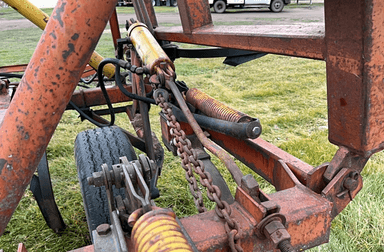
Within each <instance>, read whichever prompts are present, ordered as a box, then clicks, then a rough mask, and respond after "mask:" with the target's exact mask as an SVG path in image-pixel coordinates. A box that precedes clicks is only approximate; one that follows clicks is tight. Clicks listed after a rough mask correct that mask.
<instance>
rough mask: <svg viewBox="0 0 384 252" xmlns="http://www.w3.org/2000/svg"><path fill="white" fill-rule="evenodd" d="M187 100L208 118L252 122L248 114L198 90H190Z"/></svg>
mask: <svg viewBox="0 0 384 252" xmlns="http://www.w3.org/2000/svg"><path fill="white" fill-rule="evenodd" d="M186 98H187V101H188V102H189V103H191V104H192V105H193V106H194V107H195V108H197V109H199V110H201V111H202V112H203V113H204V114H206V115H207V116H210V117H213V118H217V119H221V120H225V121H229V122H248V121H250V120H252V119H251V117H250V116H248V115H247V114H244V113H242V112H240V111H237V110H234V109H233V108H230V107H228V106H227V105H225V104H223V103H221V102H219V101H217V100H215V99H214V98H212V97H210V96H209V95H207V94H205V93H203V92H202V91H200V90H198V89H196V88H191V89H189V90H188V92H187V95H186Z"/></svg>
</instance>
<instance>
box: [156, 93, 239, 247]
mask: <svg viewBox="0 0 384 252" xmlns="http://www.w3.org/2000/svg"><path fill="white" fill-rule="evenodd" d="M155 101H156V103H157V104H158V105H159V106H160V107H161V109H162V112H163V113H164V115H165V118H166V119H167V124H168V126H169V127H170V128H171V129H170V134H171V136H172V137H173V139H172V143H173V145H174V146H175V147H177V154H178V156H179V157H180V158H181V159H182V161H181V166H182V167H183V169H184V170H185V177H186V179H187V181H188V183H189V189H190V191H191V193H192V196H193V197H194V201H195V205H196V208H197V210H198V211H199V213H201V212H205V211H207V209H206V208H205V207H204V202H203V198H202V193H201V191H200V189H199V188H198V186H197V181H196V178H195V176H194V174H193V172H192V169H193V171H194V172H195V173H197V174H198V175H199V180H200V184H201V185H203V186H204V187H205V188H206V189H207V196H208V199H209V200H210V201H212V202H215V203H216V207H215V212H216V214H217V216H218V217H220V218H221V219H223V220H224V221H225V231H226V233H227V234H228V241H229V247H230V248H231V251H232V252H236V251H238V252H240V251H243V249H242V248H241V242H240V236H241V235H240V231H241V230H240V229H239V226H238V224H237V222H236V221H235V220H234V219H233V218H231V217H230V216H231V213H232V211H231V208H230V206H229V204H228V203H227V202H226V201H223V200H221V190H220V188H219V187H218V186H216V185H213V184H212V181H213V180H212V176H211V174H210V173H209V172H207V171H205V167H204V163H203V162H202V161H201V160H198V158H197V153H196V150H195V149H193V148H192V143H191V141H190V140H189V139H188V138H187V137H186V134H185V132H184V130H182V129H181V127H180V124H179V122H177V120H176V117H175V116H174V115H173V112H172V108H170V106H169V105H168V103H167V102H166V100H165V99H164V97H162V95H161V94H159V95H158V97H155Z"/></svg>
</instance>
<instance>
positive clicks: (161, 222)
mask: <svg viewBox="0 0 384 252" xmlns="http://www.w3.org/2000/svg"><path fill="white" fill-rule="evenodd" d="M132 239H133V242H134V244H135V251H137V252H158V251H172V252H178V251H180V252H181V251H192V248H191V246H190V245H189V244H188V241H187V239H186V238H185V237H184V235H183V233H182V231H181V228H180V226H179V224H178V223H177V222H176V216H175V214H174V213H173V212H172V211H171V210H169V209H156V210H154V211H151V212H148V213H146V214H144V215H143V216H141V217H140V218H139V219H138V220H137V222H136V223H135V224H134V226H133V229H132Z"/></svg>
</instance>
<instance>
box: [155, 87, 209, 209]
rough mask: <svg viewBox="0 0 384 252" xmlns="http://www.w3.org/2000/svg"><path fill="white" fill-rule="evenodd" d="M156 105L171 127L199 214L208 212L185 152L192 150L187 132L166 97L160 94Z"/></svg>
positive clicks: (156, 99)
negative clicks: (182, 127)
mask: <svg viewBox="0 0 384 252" xmlns="http://www.w3.org/2000/svg"><path fill="white" fill-rule="evenodd" d="M155 101H156V103H157V104H158V105H159V106H160V108H161V109H162V112H163V113H164V115H165V117H166V119H167V124H168V125H169V127H170V128H171V129H170V132H171V135H172V136H173V139H174V145H175V146H176V147H177V149H178V155H179V157H181V158H182V162H181V166H182V167H183V169H184V170H185V178H186V179H187V181H188V184H189V190H190V191H191V194H192V196H193V200H194V201H195V205H196V208H197V210H198V211H199V213H202V212H206V211H207V209H206V208H205V206H204V202H203V195H202V193H201V191H200V189H199V187H198V186H197V181H196V178H195V175H194V174H193V172H192V167H191V164H190V162H189V160H188V155H187V153H186V152H185V151H184V150H183V149H184V147H183V146H186V147H185V149H186V150H187V149H188V146H189V147H190V148H191V147H192V144H191V142H190V141H189V139H187V137H186V135H185V132H184V131H183V130H182V129H181V127H180V123H179V122H177V120H176V117H175V116H174V115H173V113H172V109H171V108H170V107H169V105H168V103H167V102H166V101H165V99H164V97H163V96H162V95H161V94H160V95H159V96H158V97H156V98H155Z"/></svg>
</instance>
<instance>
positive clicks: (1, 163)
mask: <svg viewBox="0 0 384 252" xmlns="http://www.w3.org/2000/svg"><path fill="white" fill-rule="evenodd" d="M6 163H7V160H5V159H3V158H2V159H0V175H1V172H2V171H3V168H4V167H5V165H6Z"/></svg>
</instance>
